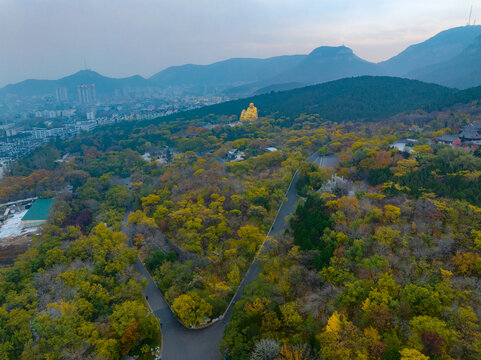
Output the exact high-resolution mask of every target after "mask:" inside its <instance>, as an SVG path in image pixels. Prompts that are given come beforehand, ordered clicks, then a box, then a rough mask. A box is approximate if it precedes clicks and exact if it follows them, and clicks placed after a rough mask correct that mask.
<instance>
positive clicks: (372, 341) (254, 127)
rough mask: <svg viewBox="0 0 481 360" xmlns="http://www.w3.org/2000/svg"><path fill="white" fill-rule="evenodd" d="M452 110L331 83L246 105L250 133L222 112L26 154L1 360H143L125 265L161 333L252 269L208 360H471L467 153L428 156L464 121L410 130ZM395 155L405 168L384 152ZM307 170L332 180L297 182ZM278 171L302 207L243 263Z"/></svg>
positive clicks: (400, 84)
mask: <svg viewBox="0 0 481 360" xmlns="http://www.w3.org/2000/svg"><path fill="white" fill-rule="evenodd" d="M289 94H290V95H289ZM452 94H453V91H452V90H450V89H447V88H443V87H438V86H433V85H429V84H423V83H420V82H413V81H408V80H400V79H395V78H370V77H367V78H358V79H346V80H342V81H338V82H333V83H329V84H326V85H322V86H320V87H309V88H306V89H301V90H296V91H294V92H286V93H279V94H269V95H265V96H261V97H256V98H254V102H255V104H256V106H257V107H258V108H259V112H260V115H261V116H260V118H259V120H257V121H254V122H249V123H241V124H237V125H235V124H233V120H235V119H237V117H238V116H239V114H240V110H239V111H238V110H237V108H236V107H237V106H241V104H243V103H242V102H238V103H228V104H224V105H219V106H217V107H211V108H206V109H205V110H202V111H197V112H188V113H184V114H178V115H176V116H172V117H169V118H163V119H159V120H157V121H150V122H123V123H118V124H114V125H110V126H103V127H100V128H98V129H96V130H95V131H94V132H92V133H83V134H82V135H80V136H79V137H78V138H76V139H73V140H69V141H65V142H60V141H56V142H51V143H49V144H47V145H45V146H44V147H43V148H42V149H41V151H39V152H37V153H36V154H35V155H34V156H32V157H29V158H26V159H22V160H20V161H18V162H17V163H16V164H15V165H14V166H13V167H12V171H11V174H10V175H8V176H6V177H5V178H4V179H3V180H2V181H1V182H0V198H1V200H2V201H3V200H5V201H7V200H11V199H15V198H19V197H22V196H30V195H35V194H36V195H40V196H45V197H46V196H55V198H56V200H55V201H56V202H55V211H54V212H53V213H52V215H51V217H50V219H49V222H48V224H47V225H46V226H44V228H43V229H42V231H41V233H40V234H39V235H38V236H36V237H35V238H34V239H33V241H32V246H31V248H30V249H29V250H28V251H27V253H25V254H24V255H23V256H21V257H20V258H19V259H18V261H17V262H16V263H15V264H14V265H13V266H11V267H5V268H2V269H1V270H0V324H1V326H0V329H1V330H0V340H1V341H0V343H1V345H0V355H1V357H2V358H6V359H18V358H23V359H37V358H38V359H63V358H87V359H88V358H92V359H102V358H106V359H120V358H122V357H124V356H126V355H129V356H140V358H145V359H149V358H152V357H153V356H154V355H152V352H154V353H155V352H156V351H157V347H158V346H159V344H160V329H159V326H158V325H159V324H158V321H157V320H156V319H155V318H154V316H153V315H152V314H151V313H150V311H149V310H148V306H147V303H146V301H145V298H144V297H143V296H142V287H143V286H144V285H145V284H143V283H142V282H140V281H139V275H138V273H137V272H136V271H135V270H134V264H135V263H136V260H137V256H139V257H140V259H141V260H142V261H143V263H144V264H145V265H146V267H147V268H148V270H149V271H150V273H151V275H152V277H153V278H154V280H155V281H156V284H157V285H158V287H159V288H160V289H161V290H162V292H163V294H164V295H165V298H166V300H167V301H168V303H169V305H170V306H171V308H172V309H173V311H174V312H175V316H176V317H177V318H178V319H179V321H181V322H182V323H183V324H184V325H185V326H186V327H199V326H203V325H206V324H209V323H210V321H211V320H212V319H214V318H216V317H218V316H219V315H221V314H222V313H223V312H224V310H225V309H226V307H227V304H228V303H229V301H230V299H231V297H232V295H233V294H234V292H235V290H236V289H237V287H238V285H239V283H240V282H241V280H242V278H243V276H244V274H245V273H246V271H247V269H248V267H249V264H250V263H251V262H252V260H253V259H254V256H255V255H256V254H260V255H259V256H260V258H259V260H260V262H261V265H262V273H261V275H260V277H259V278H258V279H257V280H256V281H254V282H253V283H252V284H251V285H249V287H248V288H247V290H246V292H245V293H244V297H243V298H242V300H240V301H238V302H237V303H236V304H235V307H234V311H233V316H232V321H231V323H230V324H229V326H228V327H227V329H226V333H225V336H224V340H223V343H222V345H221V349H222V351H223V353H224V354H225V356H226V358H228V359H235V360H241V359H333V360H334V359H402V360H408V359H479V358H480V357H481V329H480V321H479V319H480V318H481V293H480V289H479V285H478V284H479V280H480V279H479V278H480V276H481V271H480V269H481V267H480V264H481V260H480V259H481V252H480V244H479V242H480V241H479V237H480V236H479V234H480V233H481V225H480V224H481V208H480V207H481V203H480V202H481V195H480V194H479V188H480V186H479V185H480V184H479V181H480V180H479V179H480V177H479V174H480V171H481V168H480V167H481V163H480V157H479V151H472V150H470V149H469V148H466V149H464V148H463V149H452V148H451V147H449V146H445V145H433V144H432V143H431V142H430V141H429V140H430V139H431V138H432V137H435V136H440V135H442V134H449V133H454V132H456V131H457V130H458V129H459V128H460V127H461V126H463V125H465V124H467V123H470V122H473V121H481V117H480V116H481V115H480V113H481V112H480V107H479V104H478V103H477V102H475V101H474V102H473V101H470V103H469V104H464V105H456V106H453V107H451V108H448V109H444V110H442V111H440V110H436V111H435V112H431V113H429V112H426V111H423V110H422V108H423V107H424V108H425V109H426V108H427V103H429V104H431V103H432V102H433V101H435V100H436V99H439V98H440V97H441V98H444V97H449V96H451V95H452ZM470 96H471V95H470ZM368 97H370V99H371V100H370V102H369V99H368ZM263 99H266V100H265V101H264V102H263ZM281 99H283V100H282V101H281ZM303 99H304V100H303ZM470 99H472V100H474V99H475V97H473V98H470ZM268 100H269V101H271V102H269V101H268ZM364 100H365V101H364ZM298 102H300V103H298ZM244 107H246V106H245V105H244ZM336 109H338V110H337V111H336ZM409 109H411V110H413V111H409ZM399 111H402V112H403V114H400V115H397V116H393V117H388V115H390V114H395V113H397V112H399ZM202 112H205V114H204V115H203V114H202ZM373 118H382V121H366V120H368V119H373ZM336 120H337V121H336ZM359 120H364V121H359ZM406 137H409V138H413V139H415V140H417V143H416V146H414V147H413V148H412V150H413V151H412V152H400V151H398V150H396V149H392V148H391V147H390V144H392V143H393V142H394V141H395V140H397V139H401V138H406ZM316 152H321V153H322V154H326V153H332V154H337V155H338V156H339V161H340V163H339V165H338V166H336V167H335V168H332V169H320V168H319V167H318V166H317V165H315V164H313V163H307V162H306V161H305V160H306V159H307V158H308V156H309V155H311V154H313V153H316ZM65 154H68V156H67V158H66V160H65V161H61V162H59V161H55V160H57V159H59V158H61V157H62V156H64V155H65ZM234 160H235V161H234ZM296 170H298V172H299V181H298V183H297V184H296V187H295V188H296V190H297V191H298V193H299V194H300V195H301V196H302V197H303V198H304V199H305V200H301V202H300V203H299V205H298V207H297V210H296V211H295V213H294V214H292V216H291V217H290V219H288V220H289V221H288V223H289V224H290V227H289V229H287V231H285V232H283V234H282V236H280V237H276V238H272V239H268V240H267V242H266V246H265V247H264V248H263V249H261V248H260V245H261V243H262V242H263V241H264V239H265V238H266V234H267V232H268V230H269V228H270V226H271V224H272V221H273V220H274V218H275V216H276V212H277V209H278V207H279V205H280V203H281V202H282V200H283V199H284V194H285V191H286V189H287V187H288V186H289V183H290V181H291V179H292V176H293V174H294V173H295V171H296ZM66 185H71V188H66V187H65V186H66ZM127 214H130V215H129V216H128V217H126V215H127ZM124 220H125V227H122V222H123V221H124ZM122 230H123V231H122ZM129 244H131V247H129ZM259 250H262V251H260V252H259Z"/></svg>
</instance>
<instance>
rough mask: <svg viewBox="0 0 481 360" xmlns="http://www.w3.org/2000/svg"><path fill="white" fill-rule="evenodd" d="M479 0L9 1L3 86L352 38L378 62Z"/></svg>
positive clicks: (3, 24)
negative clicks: (89, 71)
mask: <svg viewBox="0 0 481 360" xmlns="http://www.w3.org/2000/svg"><path fill="white" fill-rule="evenodd" d="M471 5H473V17H472V19H473V21H474V19H475V18H476V17H477V16H479V17H480V18H481V1H480V0H476V1H468V0H462V1H459V0H441V1H434V0H425V1H413V0H407V1H404V2H402V3H399V2H396V1H394V0H387V1H380V0H368V1H365V2H363V3H362V4H360V3H358V2H356V1H355V0H341V1H338V2H336V3H331V2H328V1H324V0H320V1H319V0H317V1H314V0H302V1H296V2H294V1H288V0H282V1H277V2H276V7H273V6H272V0H246V1H245V2H243V3H242V4H240V3H234V2H230V1H227V2H222V3H221V2H219V1H212V0H210V1H209V0H202V1H199V2H196V3H192V2H191V1H189V0H179V1H178V2H175V3H170V2H166V1H153V0H140V1H139V2H138V3H136V5H135V6H134V5H132V3H131V2H129V1H127V0H119V1H116V2H115V3H114V2H112V1H107V0H102V1H93V0H86V1H83V2H81V3H64V2H62V1H59V0H44V1H39V0H30V1H25V2H16V1H13V0H4V1H2V2H1V3H0V32H1V33H4V34H9V36H6V37H5V39H4V46H3V47H2V49H0V69H2V70H1V71H0V87H3V86H5V85H7V84H9V83H15V82H19V81H22V80H25V79H30V78H36V79H58V78H61V77H63V76H66V75H69V74H72V73H75V72H76V71H78V70H79V69H81V68H83V67H84V63H85V61H86V62H87V63H88V65H89V67H90V68H92V69H93V70H95V71H97V72H99V73H101V74H103V75H105V76H110V77H125V76H130V75H134V74H139V75H141V76H144V77H149V76H151V75H153V74H154V73H156V72H158V71H161V70H163V69H165V68H166V67H169V66H175V65H183V64H186V63H195V64H208V63H212V62H216V61H220V60H224V59H228V58H231V57H258V58H266V57H271V56H277V55H285V54H286V55H287V54H306V53H309V52H310V51H311V50H313V49H314V48H316V47H318V46H322V45H328V46H339V45H345V46H348V47H350V48H352V49H353V50H354V52H355V53H356V54H357V55H359V56H360V57H362V58H363V59H366V60H369V61H375V62H378V61H382V60H385V59H387V58H390V57H392V56H394V55H396V54H398V53H399V52H401V51H402V50H404V49H405V48H406V47H407V46H409V45H412V44H414V43H418V42H421V41H424V40H426V39H427V38H429V37H431V36H433V35H435V34H436V33H438V32H440V31H442V30H445V29H448V28H451V27H455V26H462V25H466V22H467V20H468V14H469V9H470V6H471ZM305 9H309V12H307V11H306V10H305ZM374 10H375V11H374ZM219 29H223V31H222V32H220V31H219Z"/></svg>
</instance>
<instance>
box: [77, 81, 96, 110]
mask: <svg viewBox="0 0 481 360" xmlns="http://www.w3.org/2000/svg"><path fill="white" fill-rule="evenodd" d="M77 92H78V100H79V103H80V104H82V105H83V104H93V103H94V102H95V101H96V100H97V94H96V92H95V84H81V85H79V86H77Z"/></svg>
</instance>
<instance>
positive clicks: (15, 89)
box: [0, 26, 481, 98]
mask: <svg viewBox="0 0 481 360" xmlns="http://www.w3.org/2000/svg"><path fill="white" fill-rule="evenodd" d="M362 75H376V76H383V75H387V76H397V77H405V78H409V79H417V80H422V81H426V82H432V83H435V84H441V85H445V86H449V87H455V88H459V89H465V88H469V87H473V86H477V85H481V26H464V27H457V28H453V29H449V30H446V31H443V32H441V33H439V34H437V35H436V36H434V37H432V38H430V39H428V40H426V41H424V42H422V43H420V44H416V45H412V46H410V47H408V48H407V49H406V50H404V51H403V52H401V53H400V54H398V55H396V56H394V57H393V58H391V59H389V60H387V61H383V62H380V63H377V64H376V63H371V62H368V61H365V60H363V59H361V58H359V57H358V56H356V55H355V54H354V52H353V51H352V50H351V49H349V48H347V47H345V46H340V47H326V46H322V47H319V48H317V49H315V50H313V51H312V52H311V53H310V54H308V55H291V56H278V57H272V58H268V59H248V58H235V59H229V60H225V61H220V62H216V63H213V64H210V65H192V64H189V65H183V66H173V67H169V68H167V69H165V70H162V71H160V72H158V73H157V74H155V75H153V76H152V77H150V78H148V79H145V78H143V77H141V76H138V75H137V76H132V77H128V78H122V79H113V78H108V77H104V76H102V75H100V74H98V73H96V72H94V71H90V70H83V71H79V72H77V73H76V74H73V75H71V76H67V77H64V78H62V79H59V80H25V81H22V82H20V83H17V84H11V85H7V86H5V87H4V88H2V89H0V97H4V96H5V95H7V94H14V95H17V96H19V97H26V96H43V95H46V94H52V95H53V94H55V89H56V87H58V86H64V87H67V89H68V92H69V95H70V97H71V98H76V93H77V89H76V88H77V86H78V85H79V84H82V83H94V84H95V85H96V90H97V93H98V94H99V95H100V96H102V95H105V96H112V95H113V94H115V92H116V90H120V91H122V90H124V89H146V88H152V89H159V90H162V91H165V92H169V91H175V92H176V93H182V94H183V95H207V94H226V95H229V96H232V97H245V96H249V95H252V94H262V93H266V92H271V91H281V90H288V89H293V88H298V87H303V86H307V85H312V84H319V83H324V82H328V81H332V80H337V79H342V78H348V77H355V76H362Z"/></svg>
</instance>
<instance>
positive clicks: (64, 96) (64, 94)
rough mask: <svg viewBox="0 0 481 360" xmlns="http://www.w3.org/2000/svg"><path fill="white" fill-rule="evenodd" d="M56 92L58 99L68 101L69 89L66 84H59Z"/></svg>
mask: <svg viewBox="0 0 481 360" xmlns="http://www.w3.org/2000/svg"><path fill="white" fill-rule="evenodd" d="M55 92H56V94H57V101H58V102H62V101H68V91H67V88H66V87H64V86H59V87H57V89H55Z"/></svg>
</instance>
